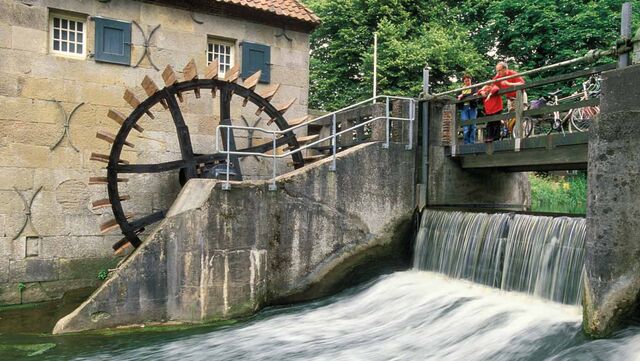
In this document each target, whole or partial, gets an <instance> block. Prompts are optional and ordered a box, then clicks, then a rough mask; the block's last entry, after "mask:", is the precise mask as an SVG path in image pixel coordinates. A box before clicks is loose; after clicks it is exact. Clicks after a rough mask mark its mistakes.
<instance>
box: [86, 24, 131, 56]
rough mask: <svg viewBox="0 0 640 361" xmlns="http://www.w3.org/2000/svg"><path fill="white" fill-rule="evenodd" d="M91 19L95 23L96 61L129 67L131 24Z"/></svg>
mask: <svg viewBox="0 0 640 361" xmlns="http://www.w3.org/2000/svg"><path fill="white" fill-rule="evenodd" d="M93 19H94V20H95V22H96V49H95V59H96V61H101V62H105V63H114V64H122V65H130V64H131V23H128V22H124V21H118V20H113V19H105V18H100V17H94V18H93Z"/></svg>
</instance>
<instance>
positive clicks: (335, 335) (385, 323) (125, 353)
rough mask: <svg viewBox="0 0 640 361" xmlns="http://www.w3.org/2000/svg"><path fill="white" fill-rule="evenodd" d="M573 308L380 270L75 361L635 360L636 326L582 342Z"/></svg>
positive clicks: (639, 350)
mask: <svg viewBox="0 0 640 361" xmlns="http://www.w3.org/2000/svg"><path fill="white" fill-rule="evenodd" d="M580 322H581V314H580V308H579V307H577V306H570V305H562V304H559V303H554V302H551V301H546V300H542V299H539V298H533V297H530V296H527V295H525V294H522V293H514V292H505V291H501V290H498V289H495V288H490V287H486V286H481V285H478V284H474V283H471V282H466V281H461V280H452V279H449V278H447V277H446V276H443V275H439V274H434V273H430V272H421V271H408V272H398V273H394V274H392V275H389V276H384V277H382V278H380V279H378V280H376V281H375V282H372V283H370V284H368V285H364V286H361V287H359V288H357V289H353V290H350V291H349V292H346V293H343V294H341V295H339V296H336V297H332V298H331V299H328V300H323V301H319V302H316V303H312V304H306V305H301V306H297V307H290V308H286V309H279V310H271V311H267V312H264V313H262V314H261V315H260V317H258V318H257V319H255V320H253V321H250V322H248V323H245V324H241V325H237V326H232V327H228V328H225V329H221V330H216V331H212V332H208V333H203V334H198V335H189V336H185V337H182V338H178V339H167V340H162V341H159V342H155V343H153V344H151V345H148V344H147V345H145V346H143V347H135V348H131V349H128V350H127V349H125V350H123V349H119V350H113V351H98V352H96V351H95V350H94V351H92V352H90V353H88V354H86V356H83V357H81V358H78V359H81V360H111V359H117V360H334V361H335V360H437V361H448V360H452V361H453V360H455V361H458V360H464V361H473V360H491V361H500V360H505V361H507V360H508V361H514V360H532V361H533V360H535V361H540V360H585V361H586V360H589V361H592V360H612V361H618V360H620V361H623V360H624V361H633V360H640V356H639V355H640V335H639V334H638V330H627V331H626V332H625V333H623V334H620V335H618V338H616V339H611V340H600V341H594V342H588V341H587V340H586V339H585V338H584V337H583V336H582V332H581V329H580Z"/></svg>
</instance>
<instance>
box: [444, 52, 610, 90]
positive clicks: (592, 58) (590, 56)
mask: <svg viewBox="0 0 640 361" xmlns="http://www.w3.org/2000/svg"><path fill="white" fill-rule="evenodd" d="M616 53H617V49H616V48H612V49H609V50H590V51H589V52H588V53H587V54H586V55H584V56H581V57H579V58H575V59H570V60H565V61H561V62H559V63H555V64H549V65H545V66H542V67H540V68H536V69H531V70H527V71H523V72H522V73H518V74H514V75H509V76H505V77H502V78H498V79H491V80H487V81H484V82H482V83H477V84H472V85H469V86H465V87H462V88H458V89H454V90H447V91H445V92H441V93H437V94H434V95H433V96H434V97H440V96H443V95H448V94H454V93H458V92H460V91H462V90H466V89H473V88H477V87H479V86H483V85H487V84H493V83H496V82H499V81H501V80H507V79H511V78H515V77H519V76H524V75H531V74H535V73H539V72H542V71H545V70H551V69H555V68H559V67H562V66H567V65H572V64H577V63H581V62H584V61H595V60H598V59H600V58H602V57H605V56H609V55H615V54H616Z"/></svg>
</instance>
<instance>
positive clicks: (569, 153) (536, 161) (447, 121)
mask: <svg viewBox="0 0 640 361" xmlns="http://www.w3.org/2000/svg"><path fill="white" fill-rule="evenodd" d="M615 67H616V65H615V64H606V65H601V66H597V67H592V68H588V69H583V70H579V71H574V72H571V73H569V74H562V75H556V76H551V77H548V78H544V79H541V80H537V81H533V82H529V83H526V84H524V85H520V86H516V87H511V88H509V89H502V90H500V91H499V92H498V93H496V94H495V95H494V96H502V95H503V94H506V93H510V92H516V94H517V97H516V105H515V110H512V111H508V112H505V113H500V114H494V115H489V116H484V117H480V118H478V119H476V120H467V121H458V117H457V112H456V109H455V106H456V105H458V104H460V103H462V102H465V101H469V100H477V101H480V100H481V97H480V96H474V97H471V98H467V99H465V100H456V99H452V98H450V97H446V95H447V94H450V92H445V93H443V94H444V96H443V95H440V96H437V95H436V96H435V97H434V99H433V100H439V101H441V103H440V104H441V105H442V106H443V111H442V119H441V120H440V121H441V122H442V123H443V127H445V130H448V131H445V132H443V135H442V136H443V140H442V143H443V144H444V145H448V147H447V149H446V150H445V153H446V155H447V156H448V157H452V158H454V159H455V160H457V161H458V162H459V163H460V165H461V167H462V168H464V169H500V170H502V171H506V172H522V171H549V170H587V164H588V154H587V153H588V152H587V150H588V143H589V133H588V129H580V130H577V129H571V128H572V127H571V124H569V127H568V128H567V129H563V130H562V131H552V132H550V133H546V132H543V133H542V134H535V131H534V134H531V135H530V136H528V137H524V136H523V135H524V134H526V133H528V132H525V131H519V129H523V128H524V127H525V126H528V127H532V126H533V125H532V124H531V123H532V122H534V121H535V119H538V118H544V117H546V122H547V123H550V122H549V119H551V120H552V119H553V114H554V113H557V114H564V113H563V112H569V111H572V110H575V109H581V108H587V107H595V106H599V105H600V97H599V94H591V95H590V94H584V96H583V92H582V91H577V92H576V93H575V94H572V95H568V94H564V95H563V96H562V97H566V98H568V99H567V100H566V101H563V102H558V104H551V105H545V106H542V107H539V108H536V109H528V110H525V105H524V104H523V97H522V92H524V91H527V92H528V93H530V94H544V91H541V90H540V88H545V89H549V88H553V87H559V86H562V85H564V84H567V83H568V82H576V81H579V80H584V79H586V78H587V77H593V76H597V77H600V76H601V74H602V73H603V72H606V71H609V70H612V69H615ZM475 89H478V88H477V86H476V88H475ZM530 101H531V97H530ZM510 119H515V121H516V124H515V127H514V131H513V133H514V134H515V136H513V137H512V136H509V137H508V138H503V139H500V140H496V141H494V142H490V143H475V144H460V140H459V139H458V136H457V135H458V133H459V132H460V130H461V128H462V127H463V126H466V125H471V124H477V126H478V128H479V129H480V130H481V131H482V129H483V128H484V127H485V126H486V124H487V123H489V122H496V121H507V120H510ZM525 123H526V125H525ZM521 135H522V136H521Z"/></svg>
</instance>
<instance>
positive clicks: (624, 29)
mask: <svg viewBox="0 0 640 361" xmlns="http://www.w3.org/2000/svg"><path fill="white" fill-rule="evenodd" d="M620 36H621V38H622V40H623V41H626V40H627V39H630V38H631V3H630V2H626V3H624V4H622V14H621V16H620ZM629 65H631V54H629V53H624V54H620V55H619V56H618V68H624V67H625V66H629Z"/></svg>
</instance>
